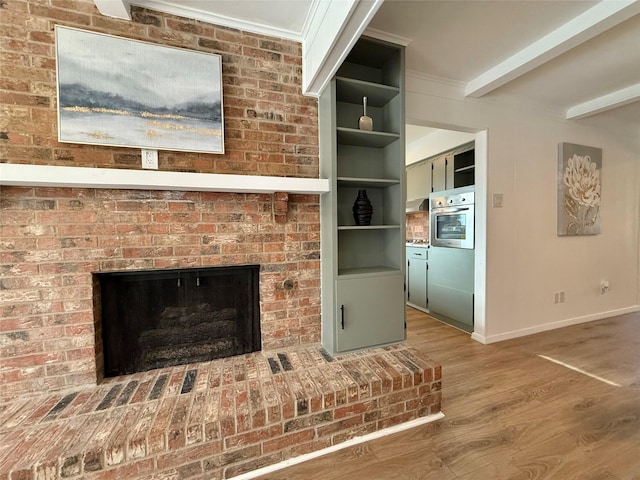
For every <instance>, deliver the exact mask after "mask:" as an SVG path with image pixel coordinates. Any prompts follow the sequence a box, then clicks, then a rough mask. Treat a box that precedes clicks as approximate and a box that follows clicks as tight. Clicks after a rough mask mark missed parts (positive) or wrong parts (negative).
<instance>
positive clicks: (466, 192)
mask: <svg viewBox="0 0 640 480" xmlns="http://www.w3.org/2000/svg"><path fill="white" fill-rule="evenodd" d="M429 201H430V207H431V208H430V211H431V214H430V216H429V231H430V234H429V235H430V237H431V240H430V243H431V245H432V246H434V247H451V248H467V249H473V248H474V215H475V191H474V187H473V186H469V187H461V188H454V189H451V190H444V191H442V192H434V193H432V194H431V195H429Z"/></svg>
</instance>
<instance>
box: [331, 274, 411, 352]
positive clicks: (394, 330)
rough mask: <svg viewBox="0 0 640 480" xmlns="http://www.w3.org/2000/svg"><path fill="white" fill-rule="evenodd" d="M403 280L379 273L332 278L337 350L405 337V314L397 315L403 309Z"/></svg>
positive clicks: (344, 350)
mask: <svg viewBox="0 0 640 480" xmlns="http://www.w3.org/2000/svg"><path fill="white" fill-rule="evenodd" d="M403 280H404V279H403V277H402V276H401V275H379V276H368V277H367V276H365V277H362V278H346V279H343V278H340V279H338V280H337V281H336V282H335V287H336V292H335V296H336V311H335V317H336V319H337V320H338V321H337V325H336V326H337V328H336V341H335V350H336V351H337V352H347V351H350V350H357V349H360V348H362V347H363V345H367V346H370V345H384V344H388V343H393V342H400V341H402V340H404V338H405V325H404V314H401V315H400V316H398V312H403V311H404V295H403V294H402V290H403V287H404V285H403V284H404V281H403ZM398 293H399V295H398Z"/></svg>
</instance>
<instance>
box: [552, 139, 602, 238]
mask: <svg viewBox="0 0 640 480" xmlns="http://www.w3.org/2000/svg"><path fill="white" fill-rule="evenodd" d="M601 171H602V149H601V148H595V147H587V146H584V145H576V144H573V143H560V144H559V145H558V235H563V236H564V235H597V234H599V233H600V201H601V188H602V187H601Z"/></svg>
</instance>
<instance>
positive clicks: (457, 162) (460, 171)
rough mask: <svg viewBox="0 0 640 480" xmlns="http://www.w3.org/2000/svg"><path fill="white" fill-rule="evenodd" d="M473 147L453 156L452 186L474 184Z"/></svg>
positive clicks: (474, 162)
mask: <svg viewBox="0 0 640 480" xmlns="http://www.w3.org/2000/svg"><path fill="white" fill-rule="evenodd" d="M475 174H476V161H475V149H473V148H471V149H469V150H465V151H463V152H460V153H456V154H455V155H454V156H453V187H454V188H458V187H466V186H467V185H475V183H476V180H475V176H476V175H475Z"/></svg>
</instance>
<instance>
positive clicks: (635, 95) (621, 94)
mask: <svg viewBox="0 0 640 480" xmlns="http://www.w3.org/2000/svg"><path fill="white" fill-rule="evenodd" d="M637 101H640V83H636V84H635V85H631V86H630V87H627V88H623V89H622V90H617V91H615V92H611V93H608V94H607V95H603V96H601V97H598V98H594V99H592V100H589V101H586V102H584V103H581V104H579V105H574V106H573V107H571V108H569V109H568V110H567V119H568V120H577V119H579V118H585V117H589V116H591V115H595V114H597V113H600V112H605V111H607V110H612V109H614V108H618V107H622V106H623V105H628V104H630V103H634V102H637Z"/></svg>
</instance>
